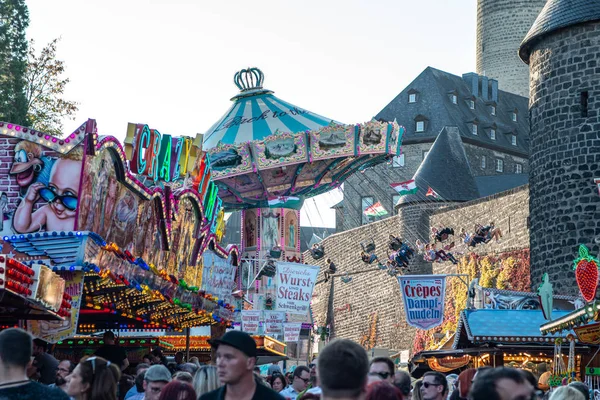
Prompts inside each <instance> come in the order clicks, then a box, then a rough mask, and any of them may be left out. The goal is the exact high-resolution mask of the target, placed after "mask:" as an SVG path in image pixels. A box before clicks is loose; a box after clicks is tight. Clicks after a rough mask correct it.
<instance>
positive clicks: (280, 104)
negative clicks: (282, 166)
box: [203, 88, 335, 150]
mask: <svg viewBox="0 0 600 400" xmlns="http://www.w3.org/2000/svg"><path fill="white" fill-rule="evenodd" d="M261 89H262V88H261ZM253 92H254V93H243V92H242V93H241V94H240V95H238V96H236V97H234V98H233V99H232V100H233V101H234V104H233V106H232V107H231V108H230V109H229V110H228V111H227V112H226V113H225V115H224V116H223V117H221V118H220V119H219V120H218V121H217V123H215V124H214V125H213V126H212V127H211V128H210V129H209V130H208V131H207V132H206V133H205V135H204V144H203V149H204V150H209V149H211V148H213V147H215V146H216V145H217V143H219V142H222V143H223V144H239V143H244V142H248V141H251V140H263V139H264V138H266V137H268V136H271V135H273V134H274V133H275V131H279V132H291V133H297V132H304V131H312V130H317V129H319V128H322V127H324V126H327V125H329V124H330V123H331V122H332V120H331V119H329V118H325V117H322V116H320V115H318V114H315V113H312V112H310V111H308V110H305V109H303V108H300V107H297V106H295V105H293V104H290V103H288V102H286V101H283V100H281V99H280V98H278V97H276V96H274V95H273V92H271V91H270V90H260V89H259V90H255V91H253ZM334 122H335V121H334Z"/></svg>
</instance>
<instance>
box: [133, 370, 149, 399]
mask: <svg viewBox="0 0 600 400" xmlns="http://www.w3.org/2000/svg"><path fill="white" fill-rule="evenodd" d="M146 371H148V370H147V369H143V370H141V371H140V372H138V374H137V375H136V376H135V380H134V384H135V390H137V392H138V393H144V378H145V377H146Z"/></svg>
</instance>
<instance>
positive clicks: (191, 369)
mask: <svg viewBox="0 0 600 400" xmlns="http://www.w3.org/2000/svg"><path fill="white" fill-rule="evenodd" d="M198 368H199V366H197V365H196V364H194V363H191V362H188V363H184V364H181V366H180V367H179V370H180V371H182V372H187V373H189V374H190V375H192V376H194V374H195V373H196V371H198Z"/></svg>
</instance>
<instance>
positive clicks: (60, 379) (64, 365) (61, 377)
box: [49, 360, 75, 392]
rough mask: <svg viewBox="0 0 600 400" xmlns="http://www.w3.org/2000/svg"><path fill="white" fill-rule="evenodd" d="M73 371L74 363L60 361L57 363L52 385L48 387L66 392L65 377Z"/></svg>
mask: <svg viewBox="0 0 600 400" xmlns="http://www.w3.org/2000/svg"><path fill="white" fill-rule="evenodd" d="M74 369H75V363H73V362H72V361H71V360H62V361H61V362H59V363H58V368H57V369H56V379H55V380H54V383H52V384H50V385H49V387H57V388H60V389H61V390H62V391H63V392H66V391H67V376H69V375H70V374H71V372H73V370H74Z"/></svg>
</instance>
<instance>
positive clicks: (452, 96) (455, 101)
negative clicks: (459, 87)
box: [450, 94, 458, 104]
mask: <svg viewBox="0 0 600 400" xmlns="http://www.w3.org/2000/svg"><path fill="white" fill-rule="evenodd" d="M457 100H458V98H457V97H456V95H455V94H451V95H450V101H452V104H456V103H457Z"/></svg>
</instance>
